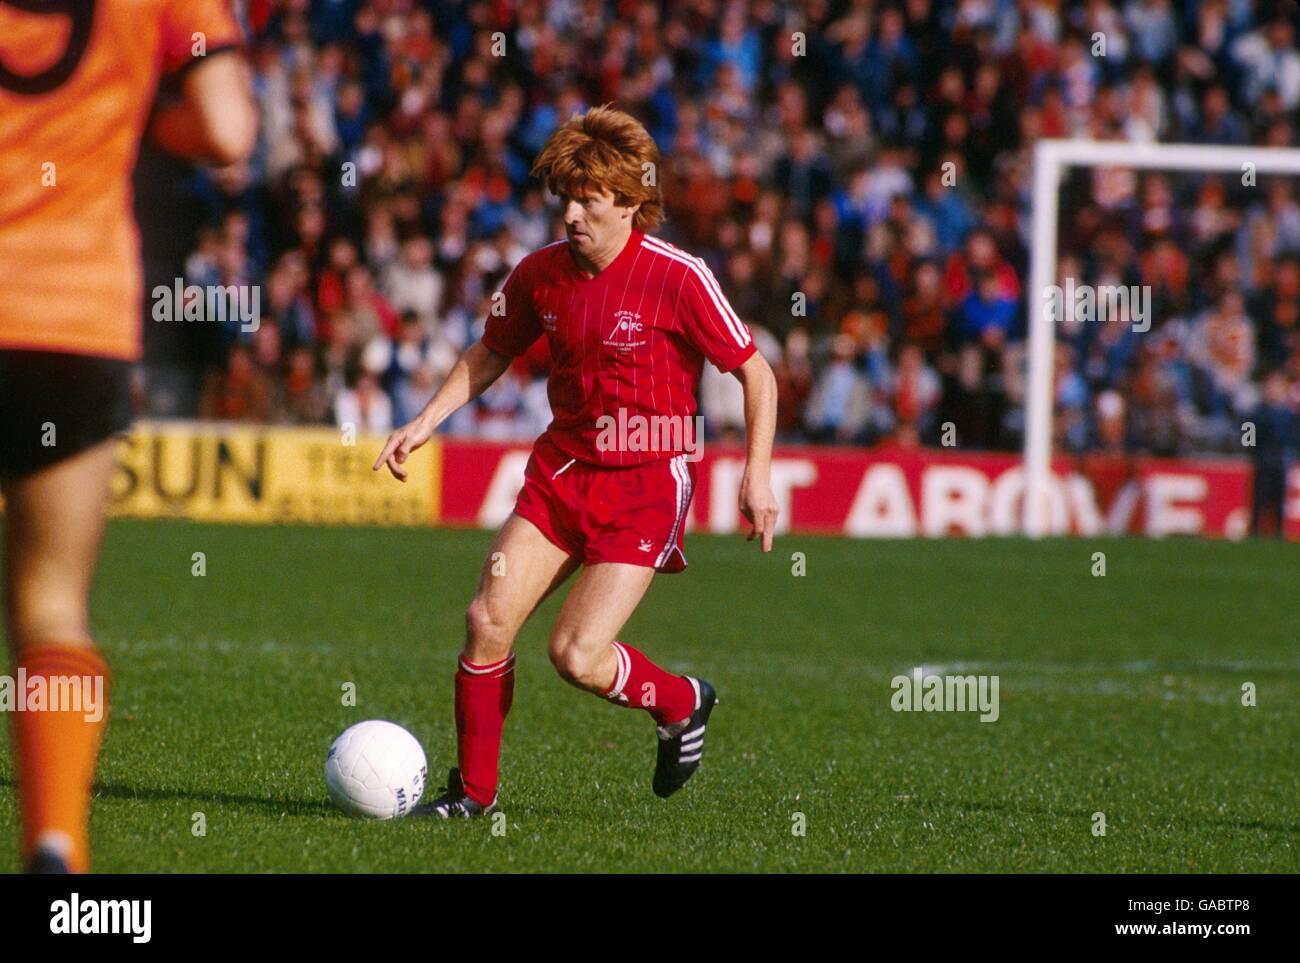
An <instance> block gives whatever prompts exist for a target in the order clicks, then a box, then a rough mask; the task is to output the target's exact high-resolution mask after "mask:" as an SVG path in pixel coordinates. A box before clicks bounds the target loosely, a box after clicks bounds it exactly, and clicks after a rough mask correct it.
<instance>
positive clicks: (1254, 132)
mask: <svg viewBox="0 0 1300 963" xmlns="http://www.w3.org/2000/svg"><path fill="white" fill-rule="evenodd" d="M1287 9H1288V8H1287V7H1286V6H1285V5H1277V6H1274V5H1273V4H1271V3H1269V2H1267V0H1087V2H1069V0H948V2H944V0H903V2H888V0H880V2H873V0H850V2H831V0H806V2H801V3H782V2H776V0H753V2H749V3H743V2H722V0H683V2H676V0H666V2H655V0H548V2H541V0H517V2H510V0H495V2H490V0H481V2H480V0H470V2H465V3H440V2H417V0H281V2H269V0H263V2H259V0H253V2H251V4H250V5H249V7H248V8H247V11H246V16H247V20H248V31H249V34H250V59H251V62H252V66H253V69H254V72H255V89H256V94H257V99H258V102H259V104H260V106H261V110H262V117H263V128H262V133H261V138H260V144H259V148H258V151H257V153H256V155H255V157H254V159H253V161H252V162H251V163H249V164H246V165H242V166H239V167H236V168H230V169H226V170H223V171H219V172H214V173H210V174H205V175H203V176H201V177H199V178H197V179H196V180H195V182H194V184H193V191H194V194H195V197H196V199H197V201H198V203H199V205H200V208H201V210H202V211H203V212H204V224H203V226H202V228H201V229H199V230H198V232H197V236H196V239H195V241H194V244H193V248H192V251H191V252H190V254H189V256H188V258H187V260H186V263H185V265H184V275H185V279H186V281H187V283H190V284H196V285H231V284H244V285H260V289H261V294H262V323H261V324H260V326H259V327H258V329H257V330H256V331H255V332H253V331H241V330H240V328H239V326H238V325H236V324H233V323H232V324H229V325H227V326H226V327H225V328H223V329H222V330H221V332H220V336H219V337H216V338H213V339H210V340H209V341H208V342H207V343H206V344H207V347H206V349H205V353H204V356H203V358H202V361H201V365H200V367H201V368H202V375H201V383H200V384H199V385H198V386H197V389H196V391H195V407H196V408H197V413H198V414H199V415H200V416H202V417H205V418H219V419H227V420H246V421H259V422H261V421H271V422H278V423H295V424H317V423H340V424H343V423H351V424H355V425H357V426H358V427H359V428H360V429H362V430H372V431H376V432H384V431H387V430H388V429H390V428H391V427H393V426H394V425H397V424H400V423H401V422H403V421H404V420H406V419H408V418H410V417H411V416H412V415H414V414H415V413H416V412H418V411H419V409H420V408H421V406H422V405H423V404H424V403H425V402H426V401H427V400H428V399H429V398H430V397H431V396H432V393H433V392H434V391H435V390H436V388H437V386H438V385H439V384H440V382H441V380H442V379H443V378H444V376H445V375H446V374H447V372H448V371H449V370H450V368H451V366H452V365H453V364H454V362H455V360H456V358H457V356H458V354H459V353H460V352H461V351H462V350H463V349H464V348H465V347H467V346H468V345H469V344H470V343H472V341H473V340H474V339H475V338H476V337H477V336H478V335H479V334H480V333H481V330H482V319H483V317H484V316H485V314H486V310H487V308H488V306H489V304H490V300H491V297H492V294H493V292H494V291H496V290H497V289H498V287H499V286H500V284H501V282H502V281H503V279H504V277H505V276H506V274H507V273H508V272H509V270H510V268H511V267H512V266H513V265H514V264H515V263H516V262H517V261H518V260H519V259H520V258H521V257H523V256H524V255H525V254H526V253H528V252H529V251H531V250H533V249H535V248H537V247H539V246H541V245H542V244H545V243H547V242H549V241H550V240H553V239H556V238H559V237H562V236H563V234H562V230H561V229H560V224H559V218H558V213H557V208H556V205H555V203H554V199H553V198H550V197H548V196H547V195H546V193H545V191H544V189H543V188H542V187H541V185H539V184H537V183H536V182H534V181H532V180H531V179H530V178H529V176H528V171H529V168H530V165H531V162H532V159H533V157H534V156H535V155H536V154H537V152H538V150H539V149H540V148H541V146H542V144H543V143H544V141H545V140H546V138H547V136H548V135H549V133H550V132H551V131H552V130H553V129H554V128H555V127H556V126H557V124H558V123H559V122H560V121H562V120H564V119H566V118H567V117H569V116H570V115H572V114H573V113H576V112H579V111H581V110H583V109H585V108H586V107H587V106H589V105H592V104H598V103H605V102H611V101H612V102H615V103H616V104H617V105H618V106H620V107H621V108H623V109H625V110H628V111H630V112H631V113H633V114H634V115H636V116H637V117H638V118H640V119H641V120H642V121H643V122H644V123H645V124H646V126H647V128H648V129H649V130H650V132H651V133H652V135H653V136H654V137H655V139H656V141H657V142H658V144H659V146H660V148H661V151H662V153H663V157H664V163H663V170H662V172H661V174H660V176H661V183H662V186H663V189H664V194H665V202H666V208H667V212H668V220H667V222H666V224H665V225H664V227H663V228H662V229H661V230H660V232H659V233H660V234H661V235H662V236H664V237H665V238H666V239H668V240H670V241H672V242H675V243H678V244H680V245H681V246H683V247H685V248H687V249H688V250H691V251H693V252H695V253H697V254H699V255H700V256H702V257H704V258H705V259H706V261H707V262H708V263H709V264H710V265H711V267H712V269H713V271H714V273H715V274H716V276H717V277H718V279H719V281H720V283H721V285H722V287H723V289H724V291H725V292H726V294H727V295H728V297H729V298H730V300H731V302H732V304H733V306H734V308H735V310H736V312H737V313H738V314H739V315H740V316H741V317H742V318H744V319H745V320H746V321H747V322H748V323H749V324H750V326H751V327H752V329H753V330H754V334H755V339H756V341H757V343H758V345H759V348H760V350H761V351H762V352H763V353H764V355H765V356H766V357H767V358H768V360H769V361H770V362H771V363H772V366H773V368H774V370H775V371H776V374H777V378H778V383H779V389H780V397H779V407H780V415H779V418H780V423H779V437H780V440H782V441H787V442H814V443H841V444H874V443H878V442H881V441H886V440H889V441H891V442H894V443H898V444H904V445H915V444H923V445H934V444H938V443H940V440H941V435H942V433H943V432H944V429H945V426H950V428H951V429H952V431H951V435H952V440H955V441H956V443H957V444H958V446H959V447H963V448H969V449H1013V448H1015V447H1017V446H1018V445H1019V444H1020V440H1021V433H1022V430H1023V422H1024V414H1023V412H1024V396H1025V387H1026V366H1025V355H1026V352H1025V329H1026V323H1025V319H1026V315H1027V311H1028V309H1029V307H1030V304H1031V301H1032V300H1033V299H1032V298H1031V297H1030V294H1029V293H1028V292H1027V291H1026V285H1027V282H1028V278H1027V266H1028V226H1029V218H1030V187H1031V180H1032V151H1033V145H1034V143H1035V142H1036V140H1037V139H1039V138H1042V137H1087V138H1092V139H1096V140H1126V141H1167V142H1194V143H1206V144H1236V145H1255V146H1273V147H1286V146H1294V145H1295V144H1296V140H1297V120H1298V118H1300V50H1297V39H1296V31H1295V25H1294V23H1293V21H1292V20H1290V19H1288V16H1287V13H1286V11H1287ZM1098 38H1100V43H1099V40H1098ZM1060 203H1061V207H1060V216H1061V224H1062V226H1063V230H1062V232H1061V243H1060V257H1059V260H1058V267H1057V270H1058V275H1059V282H1058V283H1061V284H1062V285H1064V284H1065V283H1066V281H1067V280H1072V281H1073V282H1074V283H1075V284H1077V285H1115V286H1125V287H1129V286H1135V287H1137V288H1140V289H1142V290H1145V291H1146V292H1148V293H1149V297H1150V305H1149V317H1148V318H1147V323H1149V329H1146V330H1142V328H1143V325H1142V324H1138V323H1135V319H1134V318H1132V317H1130V316H1127V315H1125V316H1121V317H1112V318H1108V319H1107V320H1105V321H1095V322H1088V321H1079V320H1077V319H1072V318H1066V319H1065V320H1063V322H1062V323H1061V324H1060V326H1059V327H1058V335H1059V337H1058V341H1057V347H1056V352H1057V353H1056V372H1055V389H1054V390H1055V402H1056V408H1057V418H1056V419H1055V423H1056V430H1057V436H1058V437H1057V442H1058V444H1059V446H1060V447H1061V449H1062V450H1064V451H1075V452H1082V451H1096V450H1102V451H1113V452H1148V453H1153V454H1179V453H1190V452H1213V451H1233V450H1237V451H1240V439H1241V432H1240V424H1241V422H1242V420H1243V418H1244V417H1248V416H1249V415H1250V413H1251V412H1253V411H1255V410H1256V409H1257V407H1258V406H1259V405H1261V404H1272V405H1273V406H1274V407H1275V408H1277V409H1278V410H1279V411H1285V410H1288V409H1289V410H1291V411H1292V412H1293V411H1294V408H1295V404H1296V400H1297V392H1298V391H1300V178H1286V177H1270V176H1268V175H1265V174H1261V175H1259V177H1258V178H1257V179H1255V178H1243V176H1242V175H1241V174H1240V173H1238V172H1235V171H1233V172H1228V173H1226V174H1197V173H1188V172H1177V173H1174V172H1170V173H1164V172H1137V171H1133V170H1123V169H1115V168H1108V169H1100V168H1099V169H1091V170H1079V171H1076V172H1075V173H1074V174H1073V175H1071V176H1070V177H1069V178H1067V180H1066V181H1065V183H1064V187H1063V191H1062V196H1061V202H1060ZM705 372H706V373H705V377H704V381H703V383H702V385H701V390H700V396H701V397H700V401H701V409H702V412H703V414H704V415H705V418H706V424H707V425H708V429H709V431H710V433H711V435H712V436H713V437H730V436H734V435H735V434H736V433H738V432H739V431H740V430H741V429H742V428H743V411H742V396H741V393H740V388H739V384H738V383H737V382H736V381H735V379H733V378H731V377H730V376H726V375H721V374H719V373H718V372H717V371H716V370H714V369H713V368H712V367H711V366H708V365H706V367H705ZM545 373H546V353H545V348H544V344H542V345H541V346H540V347H539V349H537V350H533V351H531V352H529V353H528V354H527V355H525V356H523V357H521V358H520V359H518V361H517V362H516V363H515V364H514V366H513V367H512V368H511V369H510V370H509V371H508V372H507V374H506V375H505V376H503V377H502V378H501V379H500V380H499V381H498V382H497V383H496V384H494V385H493V386H492V387H491V388H490V389H489V390H488V391H487V392H486V393H485V394H484V395H483V396H482V398H480V399H479V400H478V401H477V402H476V403H474V404H472V405H471V406H468V407H467V408H465V409H463V410H462V411H461V412H460V413H458V414H457V416H456V417H455V418H454V419H452V420H451V422H449V423H448V425H447V428H446V430H448V431H451V432H456V433H462V434H473V435H479V436H485V437H492V438H502V439H505V438H517V439H529V438H532V437H533V436H535V435H536V434H538V433H539V432H540V431H541V430H542V429H543V428H544V427H545V425H546V423H547V422H548V420H549V411H548V410H547V403H546V393H545V386H544V378H545ZM1270 377H1271V378H1272V384H1273V387H1272V389H1271V390H1270V392H1269V393H1268V395H1269V397H1268V398H1265V397H1264V394H1265V393H1264V392H1263V391H1262V389H1261V386H1262V385H1263V384H1264V382H1265V381H1266V380H1269V378H1270ZM1269 399H1272V400H1271V401H1270V400H1269ZM1288 417H1292V418H1293V417H1294V416H1293V414H1292V415H1289V416H1288Z"/></svg>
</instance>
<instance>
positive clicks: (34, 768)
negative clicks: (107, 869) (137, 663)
mask: <svg viewBox="0 0 1300 963" xmlns="http://www.w3.org/2000/svg"><path fill="white" fill-rule="evenodd" d="M14 683H15V688H14V697H15V705H14V707H13V709H14V711H13V712H12V713H11V715H12V716H13V720H14V722H13V733H14V754H15V757H16V761H17V765H18V807H19V815H20V819H21V823H22V853H23V859H24V860H26V859H28V858H29V857H30V856H31V853H32V850H33V848H34V847H35V846H36V845H37V844H38V843H39V844H40V845H42V846H46V845H48V846H50V847H52V848H54V849H55V850H56V851H59V852H60V853H61V855H63V858H64V860H65V861H66V862H67V864H68V868H69V869H71V870H72V871H73V872H74V873H84V872H88V871H89V869H90V786H91V782H92V780H93V779H94V776H95V760H96V758H97V757H98V755H99V742H100V738H101V736H102V735H103V732H104V723H105V721H106V720H107V716H108V706H107V697H108V664H107V663H106V662H105V661H104V660H103V658H102V657H101V656H100V654H99V652H98V651H97V650H96V649H94V648H93V647H91V646H74V645H35V646H30V647H28V648H26V649H24V650H23V651H22V652H20V653H19V654H18V659H17V661H16V662H15V663H14Z"/></svg>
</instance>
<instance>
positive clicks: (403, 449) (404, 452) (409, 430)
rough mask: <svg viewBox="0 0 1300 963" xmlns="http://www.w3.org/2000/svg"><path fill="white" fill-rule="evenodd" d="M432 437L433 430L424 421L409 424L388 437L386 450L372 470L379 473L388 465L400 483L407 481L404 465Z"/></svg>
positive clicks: (418, 420)
mask: <svg viewBox="0 0 1300 963" xmlns="http://www.w3.org/2000/svg"><path fill="white" fill-rule="evenodd" d="M432 437H433V428H432V427H431V426H429V425H427V424H425V423H424V421H423V420H422V419H420V418H416V419H415V420H414V421H411V422H408V423H407V424H405V425H403V426H402V427H401V428H398V429H397V430H396V431H395V432H393V433H392V434H391V435H389V436H388V443H387V444H386V445H384V450H383V451H382V452H381V453H380V455H379V457H378V458H376V459H375V463H374V465H373V466H371V469H370V470H371V471H379V469H380V468H382V467H383V466H384V465H387V466H388V470H389V471H391V472H392V473H393V477H394V478H396V479H397V480H398V481H406V469H405V468H403V467H402V463H403V462H405V461H406V459H407V458H408V457H410V454H411V452H413V451H415V449H417V448H419V447H420V446H421V445H423V444H424V443H425V442H426V441H428V440H429V439H430V438H432Z"/></svg>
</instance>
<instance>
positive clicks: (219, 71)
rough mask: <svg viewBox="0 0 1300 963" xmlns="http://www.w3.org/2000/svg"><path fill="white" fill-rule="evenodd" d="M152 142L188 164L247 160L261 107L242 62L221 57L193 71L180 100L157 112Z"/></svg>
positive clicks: (162, 105) (230, 54)
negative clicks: (258, 105) (254, 96)
mask: <svg viewBox="0 0 1300 963" xmlns="http://www.w3.org/2000/svg"><path fill="white" fill-rule="evenodd" d="M149 136H150V137H152V138H153V139H154V141H156V142H157V143H158V144H160V145H161V146H162V148H163V149H164V150H166V151H169V152H170V153H172V154H175V155H176V156H177V157H181V158H184V159H185V160H189V161H197V162H202V163H207V164H215V165H217V166H219V167H224V166H226V165H227V164H234V163H236V162H238V161H241V160H244V159H245V158H246V157H248V155H249V154H251V153H252V152H253V145H254V144H255V143H256V141H257V107H256V105H255V103H254V101H253V89H252V81H251V79H250V76H249V70H248V64H246V63H245V62H244V58H243V56H242V55H241V54H239V53H238V52H237V51H233V50H230V51H222V52H220V53H216V54H213V56H212V57H211V58H210V59H207V60H204V61H203V62H201V63H197V64H195V65H194V66H193V67H191V68H189V70H188V71H187V72H186V73H185V75H184V77H182V78H181V82H180V96H179V98H176V99H165V100H164V102H162V103H160V104H159V106H158V108H157V109H156V110H155V111H154V115H153V118H152V119H151V120H150V122H149Z"/></svg>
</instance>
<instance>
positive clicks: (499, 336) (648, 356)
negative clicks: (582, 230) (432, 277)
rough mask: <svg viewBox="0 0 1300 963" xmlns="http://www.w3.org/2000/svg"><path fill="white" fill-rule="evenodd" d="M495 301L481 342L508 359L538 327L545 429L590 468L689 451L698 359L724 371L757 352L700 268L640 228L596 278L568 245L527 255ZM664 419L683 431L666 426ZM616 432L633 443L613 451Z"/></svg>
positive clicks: (519, 351)
mask: <svg viewBox="0 0 1300 963" xmlns="http://www.w3.org/2000/svg"><path fill="white" fill-rule="evenodd" d="M502 294H503V295H504V297H503V298H500V299H498V305H499V306H498V307H497V308H496V309H495V310H494V311H492V312H489V314H488V318H487V323H486V327H485V330H484V332H483V344H485V345H486V346H487V347H488V348H490V349H491V350H492V351H495V352H496V353H497V354H502V355H507V356H509V357H516V356H517V355H520V354H522V353H523V352H524V351H526V350H528V347H529V346H530V345H531V344H532V343H533V342H534V341H536V340H537V339H538V338H539V337H541V335H542V333H543V332H545V334H546V340H547V343H548V344H549V346H550V353H551V374H550V378H549V380H548V382H547V396H548V397H549V399H550V402H551V413H552V415H553V418H552V421H551V424H550V426H549V427H548V428H547V429H546V434H547V435H548V436H549V437H550V439H551V441H552V442H554V443H555V445H556V447H558V448H559V449H560V450H562V451H564V452H567V453H568V455H569V457H571V458H576V459H578V460H579V461H583V462H587V463H590V464H595V465H608V466H622V465H638V464H642V463H645V462H649V461H655V460H657V459H660V458H669V457H672V456H673V455H675V454H678V453H680V452H682V451H684V450H689V448H690V445H691V442H690V439H691V438H692V437H694V436H692V435H690V434H687V432H689V431H693V430H694V415H695V413H696V407H697V405H696V401H695V393H696V389H697V388H698V386H699V383H700V373H701V371H703V369H704V360H705V359H706V358H707V359H708V360H709V361H711V362H712V363H713V364H714V365H716V366H717V367H718V370H720V371H731V370H732V369H733V368H735V367H737V366H738V365H740V364H743V363H744V362H745V361H746V360H747V359H748V358H749V356H750V355H752V354H753V353H754V350H755V349H754V339H753V337H752V336H751V335H750V332H749V328H748V327H747V326H746V325H745V323H744V322H743V321H741V320H740V319H739V318H738V317H736V313H735V312H734V311H732V310H731V305H730V304H728V303H727V299H726V297H725V296H724V295H723V293H722V288H721V287H719V286H718V282H717V281H716V280H715V279H714V277H713V274H712V272H711V271H709V269H708V267H706V266H705V264H704V262H703V261H702V260H700V259H699V258H697V257H693V256H691V255H690V254H687V253H686V252H684V251H682V250H681V249H680V248H676V247H674V246H673V245H671V244H668V243H666V242H664V241H661V240H659V238H656V237H650V236H648V235H646V234H645V233H643V232H642V231H638V230H633V231H632V235H631V237H629V238H628V241H627V244H626V246H624V248H623V250H622V251H621V252H619V255H618V257H616V258H615V259H614V260H613V261H612V262H611V263H610V264H609V265H608V266H607V267H606V268H605V269H604V270H603V271H601V272H600V273H599V274H597V275H596V276H595V277H593V278H587V277H584V276H583V274H582V273H581V271H579V269H578V265H577V262H576V261H574V259H573V255H572V254H571V253H570V252H569V242H568V241H557V242H555V243H554V244H550V245H547V246H546V247H544V248H541V249H540V250H538V251H534V252H533V253H532V254H529V255H528V256H527V257H526V258H524V259H523V260H522V261H520V262H519V264H518V265H516V267H515V269H514V270H513V271H512V272H510V276H509V277H508V278H506V283H505V285H504V287H503V289H502ZM664 416H668V417H669V418H670V419H671V421H672V422H676V423H677V424H678V425H680V426H681V430H676V429H674V430H672V431H669V430H667V427H666V426H667V423H666V422H665V421H664V420H663V419H664ZM651 419H657V420H655V421H651ZM612 425H620V426H626V427H627V428H628V429H629V430H628V431H626V432H622V430H621V429H617V431H620V432H622V433H621V434H619V435H618V437H619V438H620V439H622V438H626V437H632V438H633V440H632V443H631V445H630V446H629V445H626V444H622V443H620V444H615V445H613V446H611V445H610V444H609V440H610V438H611V434H610V433H609V429H610V428H611V426H612ZM638 425H644V426H649V429H648V431H647V433H646V437H648V438H649V439H650V444H649V445H645V440H644V438H643V439H641V440H637V439H636V438H635V437H634V436H635V431H636V429H637V427H638ZM602 433H603V434H602ZM701 441H703V439H702V438H698V437H696V438H695V441H694V444H696V445H698V444H699V443H700V442H701ZM677 442H683V443H677ZM643 445H644V447H643Z"/></svg>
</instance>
